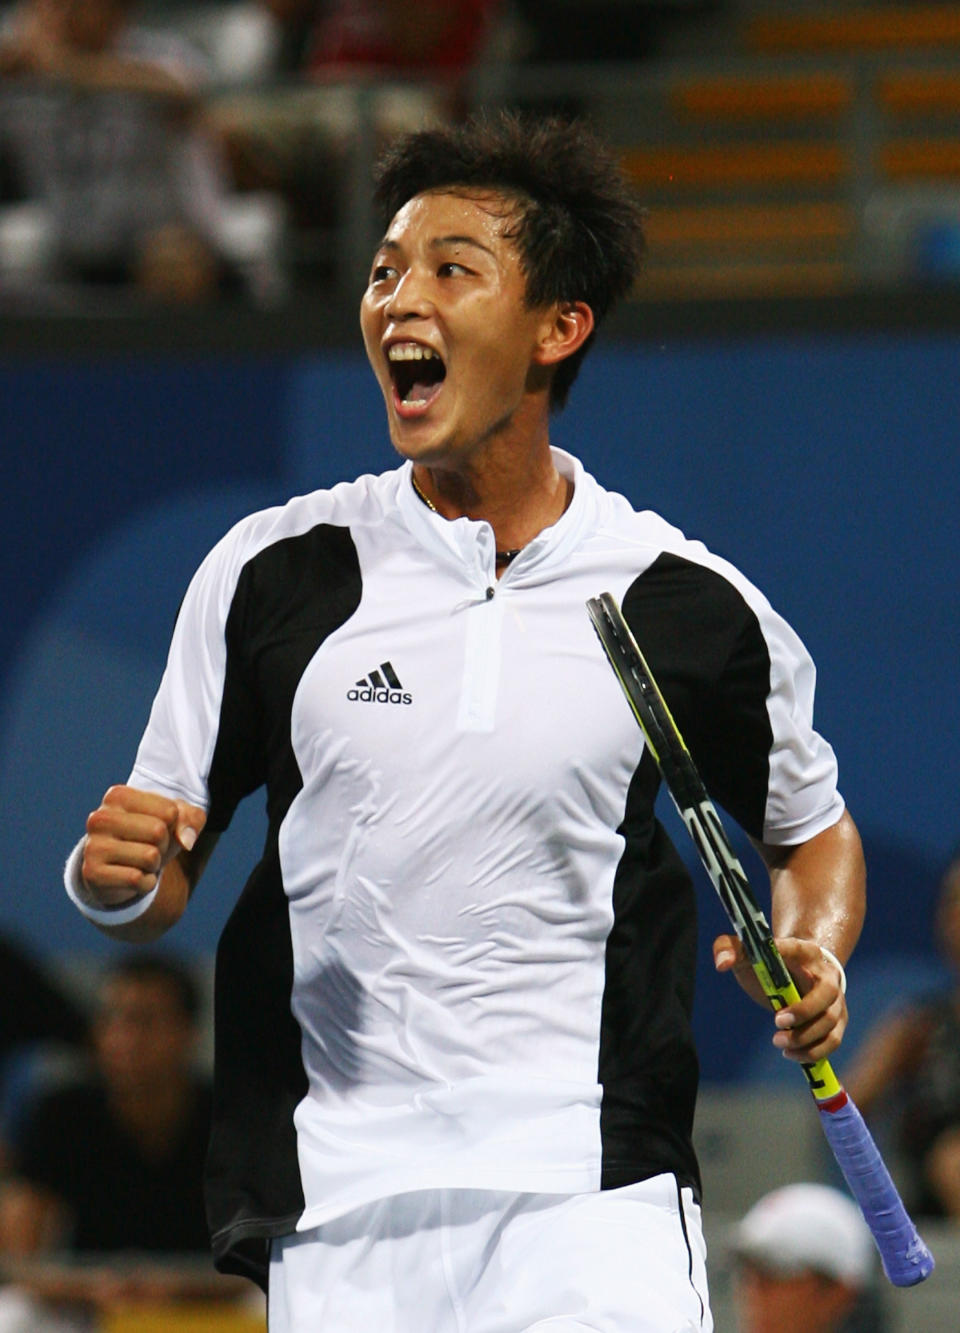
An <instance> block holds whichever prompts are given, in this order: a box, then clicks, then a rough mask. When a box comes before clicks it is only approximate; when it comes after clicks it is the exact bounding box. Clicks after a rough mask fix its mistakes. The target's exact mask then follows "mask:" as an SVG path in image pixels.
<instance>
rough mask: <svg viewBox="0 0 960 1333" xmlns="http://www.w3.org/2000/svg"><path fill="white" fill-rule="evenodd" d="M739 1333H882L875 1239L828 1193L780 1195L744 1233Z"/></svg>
mask: <svg viewBox="0 0 960 1333" xmlns="http://www.w3.org/2000/svg"><path fill="white" fill-rule="evenodd" d="M731 1250H732V1255H733V1258H734V1261H735V1264H736V1276H735V1286H734V1292H735V1299H736V1308H737V1328H738V1330H739V1333H882V1330H883V1328H884V1326H885V1321H884V1318H883V1314H882V1310H881V1307H880V1304H879V1301H880V1297H879V1289H878V1281H877V1274H878V1264H877V1256H876V1251H875V1249H874V1244H873V1237H872V1236H871V1235H870V1232H869V1230H868V1228H867V1225H866V1223H865V1222H864V1220H863V1218H862V1217H861V1215H860V1210H859V1209H858V1208H857V1206H856V1204H855V1203H853V1201H852V1200H851V1199H849V1198H847V1196H846V1195H845V1194H841V1193H840V1192H839V1190H835V1189H831V1188H830V1187H829V1186H827V1185H813V1184H796V1185H786V1186H784V1187H783V1188H782V1189H776V1190H773V1191H772V1192H771V1193H770V1194H766V1195H764V1197H763V1198H762V1199H760V1200H759V1202H757V1203H755V1204H754V1205H753V1207H752V1208H751V1209H750V1210H749V1212H748V1213H747V1214H746V1216H745V1217H744V1218H743V1220H742V1221H741V1222H740V1223H739V1225H738V1226H737V1227H736V1229H735V1231H734V1234H733V1240H732V1246H731Z"/></svg>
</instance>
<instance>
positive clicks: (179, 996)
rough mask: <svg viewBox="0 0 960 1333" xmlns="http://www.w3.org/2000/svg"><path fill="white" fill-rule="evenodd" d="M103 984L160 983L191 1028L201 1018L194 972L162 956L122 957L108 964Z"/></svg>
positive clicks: (172, 959)
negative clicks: (173, 997) (115, 982)
mask: <svg viewBox="0 0 960 1333" xmlns="http://www.w3.org/2000/svg"><path fill="white" fill-rule="evenodd" d="M103 979H104V981H161V982H163V983H164V985H166V986H168V987H169V988H170V990H171V991H172V993H173V995H174V996H175V998H176V1002H177V1007H178V1008H179V1010H180V1012H181V1013H182V1014H183V1016H184V1018H186V1019H187V1020H188V1022H190V1023H191V1024H193V1023H196V1022H197V1019H198V1018H199V1015H200V987H199V985H198V984H197V979H196V977H195V975H194V973H193V971H192V970H191V969H190V968H189V967H188V966H187V965H186V964H185V963H181V962H179V961H178V960H176V959H175V958H171V957H170V956H169V955H167V954H164V953H151V952H147V951H144V952H143V953H130V954H125V955H124V956H123V957H122V958H121V959H119V960H118V961H116V962H114V963H111V964H110V966H109V967H107V969H106V970H105V972H104V974H103Z"/></svg>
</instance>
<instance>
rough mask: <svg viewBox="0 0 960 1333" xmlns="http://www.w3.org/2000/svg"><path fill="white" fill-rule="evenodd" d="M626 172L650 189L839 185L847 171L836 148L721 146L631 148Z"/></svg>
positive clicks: (625, 161)
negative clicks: (837, 183)
mask: <svg viewBox="0 0 960 1333" xmlns="http://www.w3.org/2000/svg"><path fill="white" fill-rule="evenodd" d="M623 166H624V169H625V171H626V173H627V175H628V176H629V177H630V179H631V180H632V181H633V182H634V184H635V185H637V186H641V187H646V188H648V189H651V188H652V189H660V190H669V189H682V188H697V187H700V188H702V187H704V186H708V187H711V188H718V187H719V188H723V187H735V186H750V185H781V186H786V185H797V184H804V185H809V184H825V185H826V184H835V183H836V182H837V181H838V180H840V179H841V178H842V177H843V176H844V175H845V173H846V172H847V171H848V169H849V163H848V161H847V154H846V152H845V151H844V150H843V149H842V148H841V147H840V146H839V145H837V144H831V143H802V144H740V143H737V144H721V145H716V146H709V147H700V148H688V147H677V148H631V149H628V150H627V151H626V152H625V153H624V155H623Z"/></svg>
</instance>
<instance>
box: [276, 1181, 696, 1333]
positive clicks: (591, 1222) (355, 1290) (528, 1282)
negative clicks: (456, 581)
mask: <svg viewBox="0 0 960 1333" xmlns="http://www.w3.org/2000/svg"><path fill="white" fill-rule="evenodd" d="M267 1305H268V1324H269V1330H270V1333H361V1330H363V1333H541V1330H542V1333H693V1331H694V1330H696V1333H707V1331H708V1330H711V1329H712V1328H713V1320H712V1318H711V1316H710V1310H709V1305H708V1300H707V1276H706V1247H705V1245H704V1241H703V1232H702V1230H701V1226H700V1209H699V1207H698V1206H697V1204H696V1203H695V1202H694V1199H693V1195H692V1193H691V1191H690V1190H688V1189H685V1190H683V1191H682V1192H681V1191H679V1190H678V1188H677V1183H676V1181H675V1179H674V1178H673V1176H670V1175H663V1176H656V1177H654V1178H653V1179H652V1180H645V1181H642V1182H641V1183H639V1184H636V1185H628V1186H626V1187H625V1188H623V1189H618V1190H604V1191H601V1192H598V1193H596V1194H574V1195H556V1194H504V1193H500V1192H495V1191H487V1190H423V1191H418V1192H416V1193H411V1194H401V1195H396V1196H394V1197H393V1198H389V1199H382V1200H379V1201H378V1202H376V1203H372V1204H369V1205H367V1206H366V1207H363V1208H357V1209H354V1210H353V1211H352V1212H350V1213H347V1214H345V1215H344V1216H343V1217H339V1218H336V1219H334V1220H333V1221H332V1222H327V1223H324V1224H323V1225H322V1226H319V1227H316V1228H314V1229H313V1230H311V1231H304V1232H298V1233H297V1234H295V1235H291V1236H283V1237H281V1238H280V1239H278V1240H275V1241H274V1242H273V1246H272V1249H271V1255H270V1290H269V1296H268V1302H267Z"/></svg>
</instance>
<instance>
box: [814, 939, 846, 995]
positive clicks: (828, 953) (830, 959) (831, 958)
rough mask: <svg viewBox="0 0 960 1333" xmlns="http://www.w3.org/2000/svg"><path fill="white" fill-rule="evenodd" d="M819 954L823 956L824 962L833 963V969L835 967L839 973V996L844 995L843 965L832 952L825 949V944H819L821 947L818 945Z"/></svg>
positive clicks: (844, 973)
mask: <svg viewBox="0 0 960 1333" xmlns="http://www.w3.org/2000/svg"><path fill="white" fill-rule="evenodd" d="M820 952H821V953H822V954H823V956H824V958H826V960H827V961H828V962H830V963H833V965H834V967H835V968H836V969H837V971H838V972H839V973H840V994H841V995H846V993H847V974H846V972H844V970H843V963H841V961H840V959H839V958H838V957H837V955H836V954H835V953H832V952H831V951H830V950H829V949H828V948H827V946H826V945H825V944H821V945H820Z"/></svg>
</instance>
